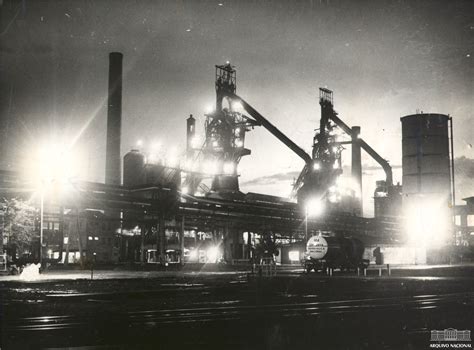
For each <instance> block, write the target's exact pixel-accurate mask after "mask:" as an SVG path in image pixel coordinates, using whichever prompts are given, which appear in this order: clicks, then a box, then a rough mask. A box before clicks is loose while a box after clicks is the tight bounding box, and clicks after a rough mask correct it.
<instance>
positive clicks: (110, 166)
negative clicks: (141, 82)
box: [105, 52, 123, 185]
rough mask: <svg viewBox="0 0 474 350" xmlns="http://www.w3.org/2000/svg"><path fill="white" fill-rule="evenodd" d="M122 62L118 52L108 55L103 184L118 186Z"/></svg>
mask: <svg viewBox="0 0 474 350" xmlns="http://www.w3.org/2000/svg"><path fill="white" fill-rule="evenodd" d="M122 60H123V55H122V54H121V53H120V52H111V53H110V54H109V93H108V103H107V106H108V109H107V145H106V159H105V183H106V184H108V185H120V184H121V183H122V180H121V171H120V137H121V131H122Z"/></svg>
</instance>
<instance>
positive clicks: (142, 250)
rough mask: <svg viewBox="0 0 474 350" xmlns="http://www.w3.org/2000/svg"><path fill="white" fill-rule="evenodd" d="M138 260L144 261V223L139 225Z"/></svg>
mask: <svg viewBox="0 0 474 350" xmlns="http://www.w3.org/2000/svg"><path fill="white" fill-rule="evenodd" d="M140 262H141V263H144V262H145V225H141V227H140Z"/></svg>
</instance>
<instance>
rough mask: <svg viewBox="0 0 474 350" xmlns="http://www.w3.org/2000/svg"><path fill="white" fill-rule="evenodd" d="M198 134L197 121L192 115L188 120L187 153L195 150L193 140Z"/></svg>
mask: <svg viewBox="0 0 474 350" xmlns="http://www.w3.org/2000/svg"><path fill="white" fill-rule="evenodd" d="M195 134H196V119H194V118H193V115H192V114H190V115H189V118H188V119H187V120H186V151H187V152H188V153H189V152H190V151H191V150H192V149H193V139H194V135H195Z"/></svg>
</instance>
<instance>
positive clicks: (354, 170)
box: [351, 126, 362, 215]
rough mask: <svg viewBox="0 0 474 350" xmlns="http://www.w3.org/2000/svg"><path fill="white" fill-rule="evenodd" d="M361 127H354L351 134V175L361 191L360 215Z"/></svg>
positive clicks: (359, 208)
mask: <svg viewBox="0 0 474 350" xmlns="http://www.w3.org/2000/svg"><path fill="white" fill-rule="evenodd" d="M359 135H360V126H353V127H352V133H351V141H352V162H351V175H352V178H353V179H354V181H355V183H356V185H357V190H358V191H359V197H358V198H359V202H358V203H357V205H358V208H357V210H358V214H359V215H360V214H362V159H361V153H360V142H359Z"/></svg>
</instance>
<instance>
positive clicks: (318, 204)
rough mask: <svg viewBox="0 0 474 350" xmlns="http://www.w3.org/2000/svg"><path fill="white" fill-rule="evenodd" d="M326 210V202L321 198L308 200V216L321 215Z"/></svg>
mask: <svg viewBox="0 0 474 350" xmlns="http://www.w3.org/2000/svg"><path fill="white" fill-rule="evenodd" d="M323 211H324V203H323V201H321V200H320V199H319V198H313V199H309V200H308V201H307V202H306V214H307V215H308V216H319V215H321V214H322V213H323Z"/></svg>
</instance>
